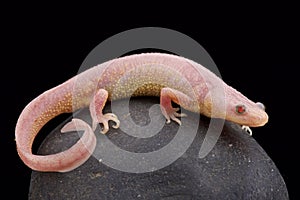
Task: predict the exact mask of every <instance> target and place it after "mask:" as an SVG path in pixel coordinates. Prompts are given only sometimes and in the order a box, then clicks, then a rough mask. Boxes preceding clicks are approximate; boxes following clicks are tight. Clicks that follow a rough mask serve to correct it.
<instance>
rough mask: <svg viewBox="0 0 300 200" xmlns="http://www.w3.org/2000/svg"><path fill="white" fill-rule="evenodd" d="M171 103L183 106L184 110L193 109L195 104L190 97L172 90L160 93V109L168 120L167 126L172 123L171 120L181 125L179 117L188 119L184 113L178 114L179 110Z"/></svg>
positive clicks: (168, 89)
mask: <svg viewBox="0 0 300 200" xmlns="http://www.w3.org/2000/svg"><path fill="white" fill-rule="evenodd" d="M171 101H173V102H175V103H177V104H179V105H181V106H182V107H184V108H188V107H192V106H193V105H194V104H195V101H193V100H192V99H191V98H190V97H189V96H188V95H186V94H184V93H182V92H180V91H178V90H175V89H172V88H163V89H162V90H161V93H160V108H161V111H162V114H163V115H164V116H165V118H166V119H167V124H168V123H170V122H171V119H172V120H173V121H175V122H177V123H178V124H179V125H181V121H180V120H179V119H178V118H177V117H186V116H187V115H186V114H184V113H177V111H178V110H179V108H173V107H172V103H171Z"/></svg>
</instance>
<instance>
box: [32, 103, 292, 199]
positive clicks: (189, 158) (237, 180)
mask: <svg viewBox="0 0 300 200" xmlns="http://www.w3.org/2000/svg"><path fill="white" fill-rule="evenodd" d="M157 103H159V100H158V98H134V99H131V100H130V103H129V108H130V109H129V110H130V114H129V113H128V111H126V109H125V110H123V108H126V107H128V106H127V101H126V100H120V101H115V102H114V103H113V107H112V109H113V111H117V112H119V113H118V116H119V119H120V121H121V126H122V127H121V129H112V128H111V129H110V131H109V132H108V133H107V135H101V134H100V133H99V129H97V130H96V133H95V134H96V135H97V142H98V145H97V148H96V150H95V153H94V156H91V157H90V159H89V160H88V161H87V162H86V163H84V164H83V165H82V166H80V167H78V168H77V169H75V170H73V171H71V172H67V173H48V172H47V173H45V172H36V171H33V172H32V178H31V184H30V192H29V199H31V200H35V199H52V200H55V199H122V200H126V199H168V200H169V199H280V200H284V199H288V192H287V188H286V185H285V183H284V180H283V178H282V177H281V175H280V173H279V171H278V169H277V168H276V166H275V165H274V163H273V161H272V160H271V159H270V158H269V157H268V155H267V154H266V153H265V151H264V150H263V149H262V148H261V147H260V146H259V145H258V143H257V142H256V141H255V140H254V139H253V137H251V136H249V135H248V134H247V133H245V131H242V130H241V128H240V126H238V125H236V124H233V123H230V122H225V124H224V127H223V130H222V133H221V135H220V137H219V138H218V140H217V143H216V145H215V146H214V147H213V149H212V150H211V151H210V152H209V153H208V155H207V156H205V157H204V158H199V151H200V147H201V145H202V143H203V141H204V137H205V136H206V132H207V129H208V127H209V123H210V121H211V120H210V119H209V118H206V117H203V116H201V120H200V122H198V120H199V119H198V116H199V115H197V114H193V113H189V112H185V113H187V114H188V117H186V118H184V119H182V120H183V124H182V126H181V128H182V127H183V128H182V130H180V128H179V126H178V125H177V124H176V123H174V122H172V123H170V124H164V122H165V120H164V119H163V117H162V115H161V114H160V113H159V112H160V111H159V109H158V106H156V107H152V108H151V109H150V112H149V108H150V107H151V106H152V105H153V104H157ZM110 111H111V104H110V103H107V105H106V107H105V112H104V113H107V112H110ZM149 115H150V116H154V117H153V119H154V120H158V121H159V123H158V124H160V125H161V123H160V122H162V126H163V128H159V125H156V126H155V127H154V128H153V126H147V124H148V125H149V123H150V122H151V120H150V117H149ZM76 117H78V118H84V119H88V121H90V119H89V113H88V110H87V109H83V110H81V111H80V112H78V113H76ZM155 117H156V119H155ZM131 118H132V119H133V121H134V122H135V123H136V124H138V125H139V126H144V127H143V128H139V127H135V128H131V129H130V124H128V119H131ZM69 120H70V119H69ZM69 120H68V121H69ZM126 120H127V122H125V121H126ZM64 123H66V122H64ZM64 123H63V124H64ZM63 124H62V125H63ZM62 125H60V126H58V127H57V128H56V129H55V130H54V131H53V132H51V133H50V134H49V136H48V137H47V138H46V139H45V141H44V142H43V144H42V145H41V147H40V149H39V154H52V153H56V152H59V151H62V150H64V149H66V148H69V147H70V146H71V145H72V144H74V143H75V142H76V141H77V140H78V138H79V135H78V134H77V133H76V132H70V133H64V134H61V133H60V129H61V127H62ZM110 125H112V124H110ZM197 126H199V127H197ZM191 127H192V128H191ZM195 127H196V131H194V132H195V133H193V129H194V128H195ZM155 128H158V133H157V134H155V132H156V131H157V130H153V129H155ZM210 128H212V129H213V128H214V127H210ZM132 130H139V131H140V132H141V133H143V134H145V136H147V138H142V137H141V135H139V132H138V131H136V132H133V131H132ZM151 131H152V132H153V131H154V132H153V133H152V135H151V134H150V135H149V133H151ZM181 131H182V132H183V133H184V134H185V136H183V137H181V134H180V133H181ZM179 132H180V133H179ZM128 133H129V134H128ZM147 134H148V135H147ZM132 135H136V137H134V136H132ZM215 136H216V137H217V136H218V135H215ZM212 138H213V136H212ZM212 144H213V143H212ZM149 152H150V153H149ZM152 154H154V155H152ZM177 157H179V158H178V159H177ZM99 161H100V162H99Z"/></svg>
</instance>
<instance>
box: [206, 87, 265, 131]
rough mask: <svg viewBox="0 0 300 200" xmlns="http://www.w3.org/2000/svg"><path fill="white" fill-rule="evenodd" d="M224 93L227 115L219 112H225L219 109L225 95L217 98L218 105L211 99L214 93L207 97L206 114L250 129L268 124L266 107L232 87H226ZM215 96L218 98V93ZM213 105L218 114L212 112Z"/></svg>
mask: <svg viewBox="0 0 300 200" xmlns="http://www.w3.org/2000/svg"><path fill="white" fill-rule="evenodd" d="M224 92H225V99H226V101H224V104H223V106H225V113H224V112H217V111H218V110H224V109H222V108H218V106H220V105H222V103H221V102H220V101H222V99H224V95H223V96H222V95H220V96H219V97H218V98H215V99H216V103H213V101H212V98H211V96H212V94H213V92H212V93H210V94H208V95H206V97H205V100H204V106H205V109H204V114H206V115H207V116H211V117H216V118H225V119H226V120H228V121H232V122H234V123H237V124H240V125H244V126H249V127H258V126H263V125H265V124H266V123H267V122H268V118H269V117H268V115H267V113H266V112H265V107H264V105H263V104H262V103H259V102H257V103H255V102H253V101H251V100H249V99H248V98H247V97H245V96H244V95H243V94H241V93H240V92H238V91H236V90H235V89H233V88H232V87H230V86H227V87H225V91H224ZM223 94H224V93H223ZM215 96H218V93H217V92H215ZM218 101H219V102H218ZM212 105H214V107H216V109H215V110H216V112H212ZM205 111H206V112H205Z"/></svg>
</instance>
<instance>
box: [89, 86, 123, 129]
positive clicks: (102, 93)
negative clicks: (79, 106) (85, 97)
mask: <svg viewBox="0 0 300 200" xmlns="http://www.w3.org/2000/svg"><path fill="white" fill-rule="evenodd" d="M107 97H108V92H107V91H106V90H104V89H99V90H98V91H97V92H96V94H95V95H94V97H93V99H92V101H91V103H90V113H91V117H92V129H93V130H94V131H95V130H96V127H97V124H98V123H101V124H103V129H102V131H101V133H103V134H105V133H107V131H108V130H109V126H108V121H109V120H112V121H114V122H115V123H116V124H115V125H113V126H112V127H113V128H119V126H120V121H119V119H118V117H117V116H116V115H115V114H113V113H106V114H103V113H102V110H103V108H104V106H105V103H106V101H107Z"/></svg>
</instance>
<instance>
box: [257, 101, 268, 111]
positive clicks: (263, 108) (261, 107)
mask: <svg viewBox="0 0 300 200" xmlns="http://www.w3.org/2000/svg"><path fill="white" fill-rule="evenodd" d="M256 105H257V106H258V107H259V108H260V109H262V110H266V106H265V105H264V104H263V103H260V102H256Z"/></svg>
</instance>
